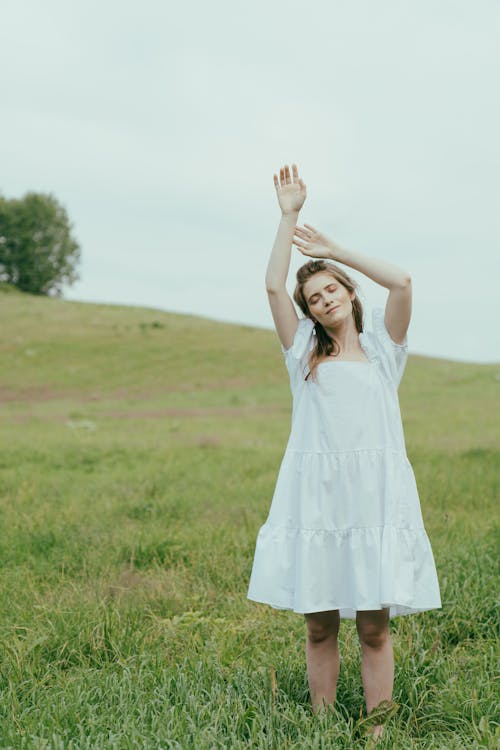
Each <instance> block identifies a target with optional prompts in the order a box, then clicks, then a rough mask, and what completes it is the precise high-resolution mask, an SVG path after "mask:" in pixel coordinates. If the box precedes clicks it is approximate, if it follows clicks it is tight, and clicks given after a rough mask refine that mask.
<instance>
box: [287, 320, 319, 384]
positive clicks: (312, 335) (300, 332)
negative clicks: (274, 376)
mask: <svg viewBox="0 0 500 750" xmlns="http://www.w3.org/2000/svg"><path fill="white" fill-rule="evenodd" d="M315 340H316V329H315V328H314V323H313V322H312V320H311V319H310V318H299V322H298V325H297V330H296V331H295V336H294V339H293V343H292V345H291V347H290V348H289V349H285V347H284V346H283V345H281V351H282V352H283V354H284V355H285V364H286V367H287V370H288V373H289V375H290V385H291V387H292V390H294V388H295V386H296V385H298V383H300V382H301V381H304V379H305V377H306V375H307V373H308V371H309V367H308V360H309V353H310V351H311V349H312V348H313V347H314V344H315Z"/></svg>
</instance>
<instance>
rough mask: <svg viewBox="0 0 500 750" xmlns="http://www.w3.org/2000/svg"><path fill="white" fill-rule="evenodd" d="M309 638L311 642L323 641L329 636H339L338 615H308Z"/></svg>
mask: <svg viewBox="0 0 500 750" xmlns="http://www.w3.org/2000/svg"><path fill="white" fill-rule="evenodd" d="M306 625H307V638H308V640H309V642H310V643H321V642H322V641H326V639H327V638H332V637H334V638H337V636H338V632H339V621H338V616H335V615H332V616H330V617H312V616H309V615H306Z"/></svg>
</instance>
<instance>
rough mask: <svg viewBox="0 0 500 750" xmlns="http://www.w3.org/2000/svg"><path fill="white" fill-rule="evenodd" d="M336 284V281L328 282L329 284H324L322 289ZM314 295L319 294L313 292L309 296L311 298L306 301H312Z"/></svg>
mask: <svg viewBox="0 0 500 750" xmlns="http://www.w3.org/2000/svg"><path fill="white" fill-rule="evenodd" d="M336 283H337V282H336V281H330V282H328V284H325V286H324V287H323V289H326V288H327V287H329V286H331V285H332V284H336ZM315 294H319V292H313V293H312V294H311V296H310V297H309V298H308V300H307V301H308V302H310V301H311V300H312V298H313V297H314V295H315Z"/></svg>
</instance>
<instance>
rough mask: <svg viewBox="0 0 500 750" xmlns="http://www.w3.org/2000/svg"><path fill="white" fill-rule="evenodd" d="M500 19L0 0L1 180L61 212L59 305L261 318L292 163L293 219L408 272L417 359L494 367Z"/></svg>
mask: <svg viewBox="0 0 500 750" xmlns="http://www.w3.org/2000/svg"><path fill="white" fill-rule="evenodd" d="M499 32H500V3H499V2H498V0H476V1H475V2H474V3H472V2H470V0H419V2H415V0H411V1H410V0H380V2H373V1H372V0H344V1H342V2H338V1H336V0H322V1H321V2H311V3H307V4H306V3H304V2H303V1H301V2H297V1H296V0H286V2H285V0H276V1H275V2H262V0H252V2H251V3H242V2H236V1H235V0H233V1H232V2H230V0H221V1H220V2H217V0H215V2H211V3H205V2H201V0H200V1H199V2H196V3H195V2H185V3H182V4H181V3H180V2H179V3H176V4H174V3H168V2H165V1H164V0H163V1H160V0H142V2H141V3H135V2H134V3H132V2H129V1H128V0H121V1H120V2H118V1H116V0H110V1H108V2H106V1H105V0H100V1H99V2H97V0H85V2H83V0H81V1H80V0H74V1H73V2H72V1H71V0H64V2H63V0H45V2H44V3H40V2H35V1H34V0H24V2H19V0H4V1H3V2H2V14H1V29H0V85H1V105H2V120H1V132H2V138H1V142H0V165H1V170H0V175H1V177H0V180H1V181H0V190H1V191H2V193H3V194H4V195H5V196H6V197H19V196H21V195H22V194H24V193H25V192H26V191H28V190H36V191H41V192H52V193H53V194H54V195H55V196H56V197H57V199H58V200H59V201H60V202H61V203H62V204H63V205H64V206H65V207H66V209H67V211H68V214H69V216H70V218H71V219H72V221H73V222H74V231H75V235H76V237H77V239H78V240H79V242H80V244H81V246H82V263H81V265H80V268H79V271H80V274H81V280H80V281H79V282H77V283H76V284H74V285H73V286H72V287H71V288H67V289H66V290H65V293H64V296H65V297H66V298H67V299H78V300H88V301H99V302H114V303H123V304H135V305H144V306H148V307H157V308H161V309H165V310H171V311H178V312H188V313H193V314H196V315H202V316H204V317H209V318H214V319H217V320H227V321H234V322H241V323H246V324H250V325H256V326H263V327H269V328H271V327H272V326H273V323H272V317H271V314H270V311H269V309H268V303H267V297H266V293H265V288H264V275H265V269H266V265H267V261H268V257H269V253H270V251H271V247H272V244H273V241H274V237H275V233H276V229H277V226H278V223H279V217H280V214H279V208H278V204H277V200H276V195H275V191H274V185H273V179H272V176H273V173H274V172H275V171H277V170H278V169H279V167H280V166H281V165H282V164H284V163H290V164H291V163H292V162H293V161H295V162H296V163H297V164H298V166H299V169H300V173H301V176H303V178H304V180H305V182H306V184H307V188H308V198H307V200H306V204H305V206H304V209H303V211H302V212H301V217H300V219H299V222H300V223H303V222H304V221H305V222H307V223H309V224H312V225H314V226H316V227H317V228H319V229H321V230H322V231H324V232H326V233H327V234H329V235H330V236H331V237H332V238H333V239H335V240H336V241H337V242H339V243H340V244H341V245H343V246H345V247H347V248H350V249H352V250H356V251H358V252H361V253H364V254H366V255H371V256H375V257H380V258H382V259H384V260H388V261H390V262H392V263H395V264H397V265H400V266H401V267H402V268H404V269H406V270H408V271H409V272H410V273H411V275H412V278H413V295H414V296H413V316H412V321H411V324H410V329H409V332H408V340H409V349H410V353H418V354H426V355H429V356H437V357H446V358H450V359H455V360H463V361H477V362H493V361H495V362H498V361H499V360H500V346H499V337H498V334H497V321H498V316H499V294H498V282H499V278H500V274H499V271H500V268H499V265H500V264H499V262H498V258H499V239H500V221H499V218H498V217H499V213H500V212H499V208H500V201H499V197H500V188H499V177H498V175H499V173H500V146H499V139H498V133H499V132H500V105H499V98H498V93H495V91H497V89H498V81H499V72H500V52H499V44H498V39H499ZM292 253H293V257H292V264H291V269H290V283H289V289H290V292H291V291H292V290H293V287H294V275H295V271H296V269H297V268H298V267H299V266H300V265H301V264H302V263H304V262H306V260H307V258H305V257H304V256H302V255H301V254H300V253H299V251H298V250H296V249H293V250H292ZM346 270H347V271H348V273H351V274H352V276H354V278H355V279H356V280H357V281H358V282H360V283H361V286H362V291H363V296H362V300H363V301H364V303H365V310H366V322H367V324H368V325H367V327H368V328H369V327H370V319H371V314H370V311H371V308H372V307H373V306H375V305H377V306H378V305H383V304H384V302H385V299H386V297H387V290H385V289H384V288H382V287H379V286H377V285H376V284H375V283H374V282H372V281H370V280H369V279H367V278H366V277H364V276H363V275H362V274H360V273H358V272H355V271H351V270H350V269H349V268H346Z"/></svg>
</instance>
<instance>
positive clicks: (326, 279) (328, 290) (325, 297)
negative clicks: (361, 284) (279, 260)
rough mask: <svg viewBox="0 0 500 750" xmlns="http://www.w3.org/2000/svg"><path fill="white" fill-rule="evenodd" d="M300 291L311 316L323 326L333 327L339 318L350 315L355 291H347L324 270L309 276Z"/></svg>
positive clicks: (342, 318) (343, 318)
mask: <svg viewBox="0 0 500 750" xmlns="http://www.w3.org/2000/svg"><path fill="white" fill-rule="evenodd" d="M302 291H303V293H304V297H305V300H306V302H307V305H308V307H309V312H310V314H311V316H312V317H313V318H314V320H317V321H318V322H319V323H321V325H322V326H323V327H325V328H330V327H333V328H335V327H336V326H337V325H338V324H339V322H340V321H341V320H345V319H346V318H348V317H350V316H351V315H352V304H351V301H352V300H353V299H354V297H355V296H356V295H355V293H354V292H349V291H348V290H347V289H346V288H345V286H343V285H342V284H341V283H340V281H337V279H336V278H335V277H334V276H332V275H331V274H329V273H327V272H326V271H320V272H319V273H315V274H314V276H311V278H310V279H308V280H307V281H306V283H305V284H304V286H303V288H302Z"/></svg>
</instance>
